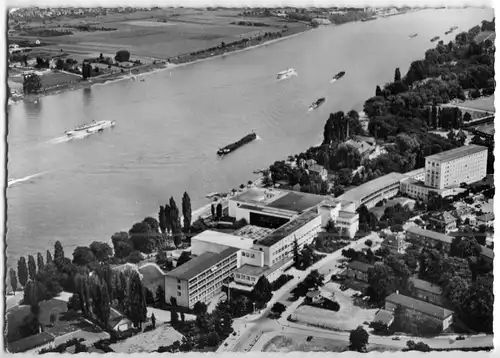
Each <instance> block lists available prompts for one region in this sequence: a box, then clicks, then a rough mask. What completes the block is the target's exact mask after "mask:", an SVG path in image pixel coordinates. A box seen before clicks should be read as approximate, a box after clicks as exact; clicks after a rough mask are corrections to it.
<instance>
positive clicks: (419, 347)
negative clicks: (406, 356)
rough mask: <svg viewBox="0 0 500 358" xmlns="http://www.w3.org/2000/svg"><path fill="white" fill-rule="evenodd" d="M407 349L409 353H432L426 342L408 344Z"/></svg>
mask: <svg viewBox="0 0 500 358" xmlns="http://www.w3.org/2000/svg"><path fill="white" fill-rule="evenodd" d="M406 347H407V350H408V351H420V352H430V351H431V348H430V347H429V346H428V345H427V344H425V343H424V342H418V343H415V342H414V341H408V342H406Z"/></svg>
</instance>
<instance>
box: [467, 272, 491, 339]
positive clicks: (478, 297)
mask: <svg viewBox="0 0 500 358" xmlns="http://www.w3.org/2000/svg"><path fill="white" fill-rule="evenodd" d="M494 301H495V297H494V294H493V275H491V274H488V275H484V276H479V277H478V278H477V279H476V281H475V282H474V284H472V286H470V288H469V290H468V291H467V293H466V294H465V297H464V300H463V302H462V305H461V312H462V317H464V318H465V323H466V324H467V325H468V326H469V327H470V328H472V329H473V330H475V331H479V332H485V333H492V332H493V304H494Z"/></svg>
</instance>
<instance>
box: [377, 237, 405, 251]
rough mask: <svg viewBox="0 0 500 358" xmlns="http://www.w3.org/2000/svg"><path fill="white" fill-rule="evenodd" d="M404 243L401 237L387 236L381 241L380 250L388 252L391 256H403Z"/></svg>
mask: <svg viewBox="0 0 500 358" xmlns="http://www.w3.org/2000/svg"><path fill="white" fill-rule="evenodd" d="M405 244H406V243H405V241H404V237H403V236H402V235H389V236H387V237H386V238H385V239H384V241H382V244H381V246H382V248H384V249H387V250H389V252H390V253H392V254H403V253H404V252H405V246H406V245H405Z"/></svg>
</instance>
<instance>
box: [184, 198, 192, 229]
mask: <svg viewBox="0 0 500 358" xmlns="http://www.w3.org/2000/svg"><path fill="white" fill-rule="evenodd" d="M182 215H183V219H184V230H186V231H189V229H190V228H191V215H192V213H191V199H190V198H189V195H188V193H187V192H184V195H183V196H182Z"/></svg>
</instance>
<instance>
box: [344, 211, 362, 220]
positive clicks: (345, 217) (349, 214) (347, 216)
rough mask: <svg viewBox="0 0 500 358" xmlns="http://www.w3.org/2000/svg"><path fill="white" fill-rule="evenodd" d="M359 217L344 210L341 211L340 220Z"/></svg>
mask: <svg viewBox="0 0 500 358" xmlns="http://www.w3.org/2000/svg"><path fill="white" fill-rule="evenodd" d="M358 215H359V214H358V213H351V212H350V211H344V210H340V211H339V218H341V219H348V220H350V219H352V218H354V217H356V216H358Z"/></svg>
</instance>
